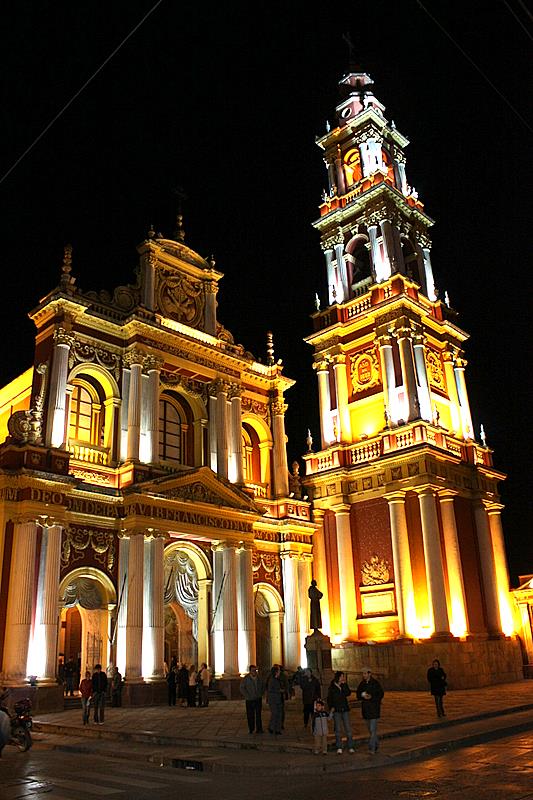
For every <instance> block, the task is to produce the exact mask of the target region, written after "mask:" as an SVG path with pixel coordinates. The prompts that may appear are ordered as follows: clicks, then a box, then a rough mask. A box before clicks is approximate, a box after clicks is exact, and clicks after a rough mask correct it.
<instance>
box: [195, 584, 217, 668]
mask: <svg viewBox="0 0 533 800" xmlns="http://www.w3.org/2000/svg"><path fill="white" fill-rule="evenodd" d="M212 584H213V581H211V580H209V578H199V579H198V663H199V664H203V663H206V664H210V653H209V636H210V633H211V631H210V614H209V590H210V588H211V586H212Z"/></svg>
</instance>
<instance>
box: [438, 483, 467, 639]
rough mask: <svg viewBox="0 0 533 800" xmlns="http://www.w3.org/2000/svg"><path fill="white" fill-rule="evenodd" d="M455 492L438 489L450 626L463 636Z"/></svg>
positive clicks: (463, 605) (463, 597)
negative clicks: (448, 593) (448, 591)
mask: <svg viewBox="0 0 533 800" xmlns="http://www.w3.org/2000/svg"><path fill="white" fill-rule="evenodd" d="M455 494H456V492H453V491H451V490H448V489H445V490H443V491H440V492H439V503H440V513H441V518H442V528H443V532H444V551H445V553H446V565H447V568H448V586H449V589H450V606H451V620H450V628H451V631H452V633H453V635H454V636H465V635H466V634H467V633H468V620H467V615H466V608H467V606H466V595H465V587H464V580H463V567H462V564H461V552H460V549H459V537H458V535H457V523H456V519H455V510H454V497H455Z"/></svg>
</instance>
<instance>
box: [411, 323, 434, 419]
mask: <svg viewBox="0 0 533 800" xmlns="http://www.w3.org/2000/svg"><path fill="white" fill-rule="evenodd" d="M413 350H414V353H415V365H416V376H417V378H418V402H419V404H420V416H421V417H422V419H425V420H426V421H427V422H431V420H432V419H433V413H432V409H431V396H430V393H429V383H428V375H427V370H426V359H425V358H424V338H423V336H418V335H415V336H414V338H413Z"/></svg>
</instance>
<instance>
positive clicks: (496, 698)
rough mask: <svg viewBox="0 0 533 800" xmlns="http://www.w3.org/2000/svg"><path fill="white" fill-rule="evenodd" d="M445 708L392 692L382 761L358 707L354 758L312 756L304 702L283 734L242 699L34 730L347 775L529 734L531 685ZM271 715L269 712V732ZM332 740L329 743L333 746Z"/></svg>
mask: <svg viewBox="0 0 533 800" xmlns="http://www.w3.org/2000/svg"><path fill="white" fill-rule="evenodd" d="M445 709H446V713H447V716H446V717H445V718H444V719H439V718H437V716H436V712H435V706H434V702H433V698H432V697H431V696H430V694H429V693H425V692H397V691H395V692H393V691H391V692H387V693H386V695H385V699H384V701H383V705H382V719H381V722H380V728H379V733H380V737H381V739H382V743H381V750H380V754H379V755H378V756H376V757H372V756H370V755H368V753H367V746H366V743H367V733H366V726H365V724H364V722H363V720H362V719H361V712H360V709H359V708H358V707H355V708H354V709H353V710H352V712H351V717H352V730H353V733H354V737H355V740H356V748H357V752H356V755H355V756H349V755H348V754H343V755H342V756H338V755H337V754H336V753H335V752H334V751H333V752H332V753H331V754H330V753H328V756H326V757H323V756H318V757H317V756H313V755H312V744H313V740H312V736H311V734H310V733H309V732H308V731H306V730H305V729H304V727H303V717H302V704H301V701H300V700H299V699H298V698H295V699H293V700H291V701H289V702H288V703H287V705H286V720H285V731H284V734H283V735H282V736H278V737H273V736H270V735H269V734H268V733H264V734H263V735H262V736H260V735H257V734H253V735H250V734H248V729H247V725H246V718H245V713H244V703H243V702H239V701H215V702H212V703H211V704H210V705H209V707H208V708H183V709H182V708H179V707H175V708H169V707H166V706H156V707H150V708H120V709H115V708H106V721H105V724H104V725H99V726H97V725H94V724H92V723H91V724H90V725H89V726H86V727H84V726H83V725H82V722H81V711H64V712H60V713H55V714H46V715H40V716H39V717H38V718H37V719H36V720H35V730H36V731H37V732H38V733H37V736H36V738H37V740H38V741H39V740H40V743H41V746H49V747H54V748H60V749H69V750H78V751H80V752H85V751H90V752H99V751H101V752H106V753H107V755H117V756H124V757H129V758H139V759H143V760H149V761H152V762H154V763H161V764H162V765H172V766H181V767H185V766H186V762H190V765H191V764H192V766H193V768H202V769H206V770H207V769H211V770H214V771H216V770H218V771H224V772H230V771H234V772H254V771H257V772H264V771H266V772H267V773H268V772H269V771H272V769H274V771H275V772H277V773H280V772H281V773H286V774H290V773H298V772H309V771H312V772H313V771H331V770H333V771H343V770H345V769H346V770H352V769H362V768H367V767H372V766H378V765H383V764H385V763H393V762H396V761H405V760H409V759H411V758H420V757H427V756H428V755H431V754H433V753H435V752H442V751H443V750H446V749H451V748H452V747H463V746H466V745H468V744H473V743H476V742H479V741H486V740H488V739H490V738H496V737H499V736H503V735H508V734H510V733H515V732H518V731H523V730H530V729H533V681H521V682H519V683H513V684H505V685H499V686H491V687H486V688H484V689H466V690H461V691H455V692H450V693H449V694H448V695H447V696H446V698H445ZM268 718H269V711H268V708H267V707H265V709H264V712H263V719H264V722H265V730H266V728H267V726H268ZM39 732H40V733H39ZM333 742H334V737H333V736H331V737H330V749H331V748H332V746H333ZM190 765H189V766H190ZM199 765H201V766H199Z"/></svg>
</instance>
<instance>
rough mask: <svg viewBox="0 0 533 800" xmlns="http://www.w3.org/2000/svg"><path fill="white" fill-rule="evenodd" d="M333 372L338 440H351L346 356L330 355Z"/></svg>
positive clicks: (341, 354)
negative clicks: (338, 430) (337, 416)
mask: <svg viewBox="0 0 533 800" xmlns="http://www.w3.org/2000/svg"><path fill="white" fill-rule="evenodd" d="M332 360H333V370H334V372H335V390H336V395H337V411H338V415H339V428H340V441H341V442H351V441H352V426H351V422H350V409H349V408H348V376H347V374H346V356H345V355H344V353H338V354H337V355H335V356H333V357H332Z"/></svg>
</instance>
